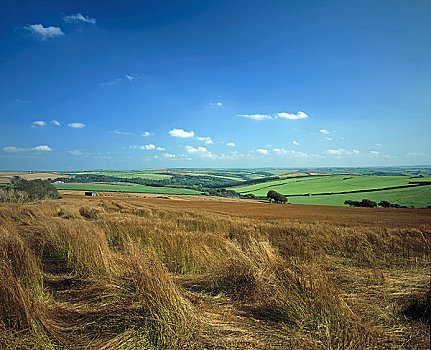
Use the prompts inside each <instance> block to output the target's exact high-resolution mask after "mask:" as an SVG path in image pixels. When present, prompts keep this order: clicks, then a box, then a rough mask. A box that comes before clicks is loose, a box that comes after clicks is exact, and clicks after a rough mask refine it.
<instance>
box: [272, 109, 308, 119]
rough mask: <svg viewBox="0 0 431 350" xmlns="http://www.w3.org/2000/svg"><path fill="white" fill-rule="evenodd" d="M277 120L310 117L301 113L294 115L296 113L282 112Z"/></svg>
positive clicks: (278, 114)
mask: <svg viewBox="0 0 431 350" xmlns="http://www.w3.org/2000/svg"><path fill="white" fill-rule="evenodd" d="M277 118H285V119H304V118H308V115H307V114H306V113H304V112H301V111H299V112H298V113H296V114H294V113H286V112H281V113H277Z"/></svg>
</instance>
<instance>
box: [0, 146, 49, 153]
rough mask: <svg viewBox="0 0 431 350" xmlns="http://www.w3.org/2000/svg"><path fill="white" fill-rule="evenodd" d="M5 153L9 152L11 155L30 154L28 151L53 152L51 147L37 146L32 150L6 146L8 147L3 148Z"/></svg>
mask: <svg viewBox="0 0 431 350" xmlns="http://www.w3.org/2000/svg"><path fill="white" fill-rule="evenodd" d="M3 151H5V152H9V153H15V152H28V151H33V152H49V151H52V148H51V147H49V146H47V145H40V146H35V147H32V148H23V147H15V146H6V147H3Z"/></svg>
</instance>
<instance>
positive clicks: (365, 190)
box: [233, 175, 431, 207]
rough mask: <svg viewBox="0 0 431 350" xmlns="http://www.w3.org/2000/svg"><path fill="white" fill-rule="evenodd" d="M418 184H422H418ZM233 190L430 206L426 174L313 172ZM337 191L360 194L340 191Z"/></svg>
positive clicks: (430, 179)
mask: <svg viewBox="0 0 431 350" xmlns="http://www.w3.org/2000/svg"><path fill="white" fill-rule="evenodd" d="M419 183H421V184H425V185H424V186H417V184H419ZM427 184H428V185H427ZM394 187H404V188H394ZM388 188H394V189H388ZM233 189H234V190H236V191H237V192H239V193H241V194H247V193H252V194H254V195H256V196H266V193H267V192H268V191H269V190H274V191H277V192H280V193H282V194H284V195H286V196H292V197H289V202H290V203H295V204H317V205H344V201H345V200H348V199H350V200H361V199H363V198H367V199H371V200H373V201H376V202H380V201H382V200H386V201H389V202H391V203H393V202H395V203H398V204H400V205H408V206H415V207H427V206H428V205H431V191H430V189H431V176H429V175H428V176H423V177H421V178H412V177H410V176H400V175H397V176H394V175H392V176H390V175H389V176H382V175H326V176H319V175H316V176H307V177H301V178H285V179H282V180H275V181H268V182H264V183H260V184H255V185H250V186H239V187H234V188H233ZM340 192H359V193H347V194H339V193H340ZM320 194H326V195H320ZM298 196H299V197H298Z"/></svg>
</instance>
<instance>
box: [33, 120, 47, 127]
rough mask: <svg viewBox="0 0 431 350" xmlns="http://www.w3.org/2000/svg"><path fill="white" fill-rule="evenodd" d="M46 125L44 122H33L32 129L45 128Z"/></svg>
mask: <svg viewBox="0 0 431 350" xmlns="http://www.w3.org/2000/svg"><path fill="white" fill-rule="evenodd" d="M45 125H46V123H45V122H44V121H43V120H36V121H35V122H33V125H32V126H31V127H32V128H36V127H38V126H45Z"/></svg>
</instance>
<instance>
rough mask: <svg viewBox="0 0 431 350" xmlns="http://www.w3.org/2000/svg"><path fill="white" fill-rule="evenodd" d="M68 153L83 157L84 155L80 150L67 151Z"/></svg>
mask: <svg viewBox="0 0 431 350" xmlns="http://www.w3.org/2000/svg"><path fill="white" fill-rule="evenodd" d="M67 153H70V154H73V155H74V156H82V155H83V154H84V153H82V151H81V150H80V149H74V150H71V151H67Z"/></svg>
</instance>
